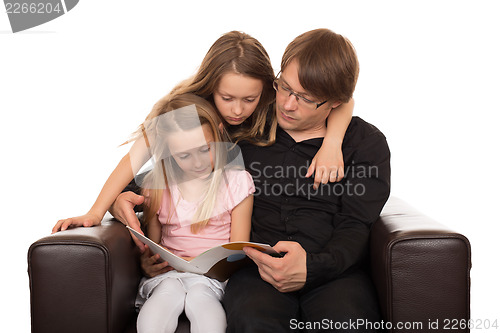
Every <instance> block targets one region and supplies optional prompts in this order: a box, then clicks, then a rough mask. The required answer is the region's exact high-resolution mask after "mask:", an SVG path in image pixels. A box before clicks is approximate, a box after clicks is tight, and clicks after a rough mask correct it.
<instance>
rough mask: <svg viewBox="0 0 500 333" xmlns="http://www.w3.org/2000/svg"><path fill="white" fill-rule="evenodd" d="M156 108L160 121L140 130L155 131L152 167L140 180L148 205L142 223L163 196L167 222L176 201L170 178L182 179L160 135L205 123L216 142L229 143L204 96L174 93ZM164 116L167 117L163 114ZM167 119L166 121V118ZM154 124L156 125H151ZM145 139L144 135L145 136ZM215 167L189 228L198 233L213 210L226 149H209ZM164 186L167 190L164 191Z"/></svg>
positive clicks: (155, 210)
mask: <svg viewBox="0 0 500 333" xmlns="http://www.w3.org/2000/svg"><path fill="white" fill-rule="evenodd" d="M190 105H194V106H195V107H196V113H194V112H172V111H174V110H177V109H180V108H183V107H187V106H190ZM156 107H157V108H158V109H157V110H158V117H157V118H156V119H160V116H162V120H161V121H157V122H156V121H154V119H152V120H153V121H150V122H148V126H149V127H150V128H146V131H145V132H143V133H155V135H156V139H155V140H154V141H155V144H154V145H153V147H152V155H153V156H154V157H155V159H154V163H153V167H152V169H151V171H149V172H148V173H147V174H146V176H145V178H144V181H143V186H142V187H143V194H144V195H145V197H146V202H147V204H146V205H145V209H144V217H145V223H146V224H147V222H148V221H150V220H151V219H152V218H154V216H155V214H156V213H157V212H158V209H159V208H160V205H161V203H162V198H163V195H167V196H168V198H166V199H167V202H168V203H169V204H168V207H169V210H170V211H169V218H168V221H167V223H169V221H170V219H171V217H172V216H173V213H174V212H175V205H176V203H175V202H173V201H172V196H171V195H170V188H169V179H181V177H182V170H181V169H180V168H179V166H178V165H177V163H176V162H175V160H174V158H173V157H172V156H171V154H170V153H169V152H168V151H165V150H168V144H164V143H163V141H164V140H163V138H164V135H165V134H166V133H168V134H173V133H175V132H177V131H183V130H190V129H193V128H195V127H196V126H203V125H208V126H209V128H210V130H211V131H212V133H213V137H214V141H215V142H216V143H217V142H219V143H221V142H230V138H229V135H228V134H227V132H226V131H224V130H223V129H222V130H221V128H219V124H221V119H220V117H219V116H218V114H217V112H216V111H215V109H214V107H213V106H212V105H211V104H210V103H209V102H208V101H206V100H205V99H203V98H201V97H199V96H196V95H194V94H182V95H177V96H175V97H174V98H172V99H170V100H168V101H160V102H159V103H157V104H156ZM165 116H167V117H165ZM165 119H166V120H165ZM151 127H155V128H151ZM146 141H147V138H146ZM210 153H211V154H212V158H213V163H214V169H213V172H212V174H211V176H210V177H209V178H207V190H206V195H205V196H204V197H203V198H202V200H201V203H200V206H199V207H198V209H197V211H196V213H195V215H194V217H193V220H192V221H193V223H192V225H191V231H192V232H193V233H198V232H199V231H201V230H202V229H203V228H204V227H205V226H206V225H207V223H208V221H209V219H210V217H211V216H212V215H211V214H212V211H213V209H214V207H215V203H216V200H217V194H218V189H219V185H220V184H221V181H223V172H224V166H225V165H226V158H227V157H226V151H225V150H224V149H218V148H217V145H215V149H211V151H210ZM164 189H166V190H164Z"/></svg>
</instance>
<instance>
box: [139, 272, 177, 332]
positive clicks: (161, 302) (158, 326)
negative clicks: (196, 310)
mask: <svg viewBox="0 0 500 333" xmlns="http://www.w3.org/2000/svg"><path fill="white" fill-rule="evenodd" d="M185 298H186V292H185V291H184V287H183V286H182V284H181V283H180V282H179V281H178V280H177V279H173V278H172V279H169V278H167V279H165V280H163V281H162V282H160V284H159V285H158V286H157V287H156V288H155V289H154V291H153V295H151V297H150V298H148V300H147V301H146V303H144V305H143V306H142V309H141V311H140V312H139V316H138V317H137V332H138V333H170V332H171V333H173V332H175V329H176V328H177V322H178V319H179V315H180V314H181V313H182V310H184V300H185Z"/></svg>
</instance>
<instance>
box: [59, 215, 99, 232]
mask: <svg viewBox="0 0 500 333" xmlns="http://www.w3.org/2000/svg"><path fill="white" fill-rule="evenodd" d="M101 220H102V218H100V217H99V216H97V215H95V214H92V213H87V214H85V215H82V216H77V217H71V218H69V219H63V220H59V221H57V223H56V225H55V226H54V228H52V233H56V232H58V231H64V230H66V229H68V228H69V227H81V226H83V227H92V226H95V225H99V224H101Z"/></svg>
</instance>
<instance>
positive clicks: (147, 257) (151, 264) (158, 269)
mask: <svg viewBox="0 0 500 333" xmlns="http://www.w3.org/2000/svg"><path fill="white" fill-rule="evenodd" d="M141 268H142V271H143V273H144V275H145V276H146V277H149V278H152V277H155V276H157V275H160V274H163V273H166V272H168V271H171V270H173V268H172V267H171V266H169V265H168V262H166V261H160V255H159V254H154V253H153V252H151V250H150V249H149V247H148V246H147V245H146V246H145V247H144V251H143V252H142V254H141Z"/></svg>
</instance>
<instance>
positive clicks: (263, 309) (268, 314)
mask: <svg viewBox="0 0 500 333" xmlns="http://www.w3.org/2000/svg"><path fill="white" fill-rule="evenodd" d="M222 303H223V305H224V308H225V310H226V315H227V324H228V325H227V331H226V332H231V333H245V332H252V333H265V332H272V333H280V332H376V331H377V330H376V328H377V325H378V326H379V327H380V323H381V322H380V320H381V319H380V312H379V307H378V302H377V296H376V293H375V289H374V287H373V284H372V281H371V279H370V277H369V276H368V275H367V274H366V273H365V272H364V271H363V270H356V271H354V272H349V273H346V274H344V275H342V276H341V277H339V278H338V279H335V280H333V281H330V282H328V283H326V284H324V285H321V286H319V287H317V288H315V289H313V290H308V291H297V292H292V293H281V292H279V291H277V290H276V289H275V288H274V287H273V286H271V285H270V284H269V283H267V282H265V281H264V280H262V279H261V277H260V275H259V272H258V270H257V267H256V266H255V265H251V266H248V267H245V268H244V269H241V270H239V271H238V272H236V273H235V274H233V276H232V277H231V278H230V279H229V282H228V284H227V287H226V292H225V296H224V298H223V300H222Z"/></svg>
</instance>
